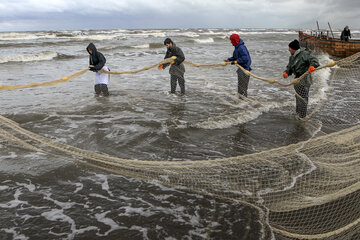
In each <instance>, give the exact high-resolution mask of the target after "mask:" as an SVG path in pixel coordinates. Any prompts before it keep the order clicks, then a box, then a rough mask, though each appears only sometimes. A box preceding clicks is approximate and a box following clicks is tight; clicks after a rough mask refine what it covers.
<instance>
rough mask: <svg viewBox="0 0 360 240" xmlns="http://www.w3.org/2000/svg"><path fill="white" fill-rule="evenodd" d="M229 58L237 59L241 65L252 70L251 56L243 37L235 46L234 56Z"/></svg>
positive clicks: (230, 59) (231, 59)
mask: <svg viewBox="0 0 360 240" xmlns="http://www.w3.org/2000/svg"><path fill="white" fill-rule="evenodd" d="M228 60H229V61H235V60H236V61H237V62H238V64H239V65H240V66H242V67H243V68H245V69H246V70H248V71H251V67H250V65H251V57H250V54H249V51H248V50H247V48H246V46H245V43H244V41H243V40H242V39H240V42H239V43H238V44H237V45H236V46H235V49H234V53H233V56H232V57H231V58H228Z"/></svg>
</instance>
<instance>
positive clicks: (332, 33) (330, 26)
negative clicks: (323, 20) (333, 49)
mask: <svg viewBox="0 0 360 240" xmlns="http://www.w3.org/2000/svg"><path fill="white" fill-rule="evenodd" d="M328 25H329V28H330V32H331V35H332V37H333V38H334V34H333V31H332V29H331V26H330V23H329V22H328Z"/></svg>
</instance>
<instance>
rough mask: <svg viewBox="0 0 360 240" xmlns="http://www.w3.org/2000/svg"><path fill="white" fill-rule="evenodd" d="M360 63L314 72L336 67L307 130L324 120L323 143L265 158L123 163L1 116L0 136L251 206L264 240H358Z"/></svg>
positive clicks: (318, 139) (334, 64)
mask: <svg viewBox="0 0 360 240" xmlns="http://www.w3.org/2000/svg"><path fill="white" fill-rule="evenodd" d="M359 58H360V54H356V55H353V56H351V57H349V58H345V59H343V60H340V61H338V62H331V63H329V64H328V65H325V66H322V67H320V68H319V69H318V70H316V71H315V72H314V73H313V74H316V72H317V71H322V70H324V69H329V68H331V76H330V77H329V79H328V82H327V86H328V87H327V88H326V89H325V90H324V93H323V97H322V100H321V101H320V102H317V103H315V104H313V105H312V106H311V109H312V110H311V111H310V112H309V113H308V115H307V117H306V119H305V120H309V119H311V121H307V122H306V124H311V123H315V122H317V121H319V122H320V120H321V124H322V128H321V129H322V130H321V131H320V130H319V134H318V137H314V138H311V139H309V140H307V141H303V142H299V143H297V144H292V145H288V146H284V147H279V148H274V149H271V150H266V151H263V152H259V153H254V154H248V155H243V156H237V157H229V158H221V159H212V160H197V161H152V160H151V161H150V160H149V161H146V160H132V159H121V158H117V157H113V156H108V155H105V154H100V153H95V152H91V151H87V150H83V149H80V148H77V147H74V146H70V145H67V144H64V143H61V142H58V141H55V140H52V139H50V138H46V137H43V136H40V135H38V134H36V133H33V132H31V131H28V130H26V129H24V128H22V127H21V126H20V125H19V124H17V123H16V122H14V121H12V120H10V119H7V118H5V117H3V116H0V126H1V128H0V137H1V138H3V139H5V140H7V141H8V142H9V144H16V145H19V146H22V147H23V148H26V149H28V150H31V151H39V152H43V153H48V154H63V155H68V156H71V157H75V159H77V160H78V161H80V162H82V163H83V164H87V165H89V166H93V167H97V168H100V169H104V170H106V171H110V172H114V173H117V174H120V175H123V176H127V177H133V178H138V179H143V180H149V181H157V182H159V183H161V184H164V185H166V186H171V187H175V188H181V189H186V190H187V191H192V192H196V193H201V194H204V195H208V196H212V197H215V198H220V199H224V200H227V201H235V202H239V203H241V204H245V205H248V206H251V207H253V208H255V209H256V210H257V211H258V213H259V218H260V221H261V223H262V225H263V226H264V229H263V231H262V239H271V238H273V237H275V238H276V239H339V240H340V239H352V240H355V239H360V181H359V180H360V124H359V122H360V115H359V110H360V109H359V108H360V104H359V102H360V90H359V89H360V80H359V79H360V68H359V66H360V59H359ZM185 63H186V64H188V65H191V66H192V67H224V66H226V65H227V64H225V63H222V64H215V65H213V66H210V65H204V66H202V65H200V64H193V63H190V62H185ZM159 64H161V63H159ZM155 66H157V64H155V65H153V66H152V67H155ZM238 67H239V69H241V67H240V66H239V65H238ZM144 69H145V68H144ZM242 71H243V72H244V74H245V75H251V77H252V78H255V79H259V80H262V81H266V82H268V83H270V84H279V85H281V86H284V87H286V86H290V87H292V86H293V85H294V84H296V83H297V82H298V81H299V80H301V77H300V78H299V79H295V80H294V81H293V82H292V83H290V84H288V83H286V84H285V83H281V81H280V79H275V78H273V79H266V78H261V77H258V76H256V75H253V74H250V73H249V72H247V71H245V70H243V69H242ZM108 73H111V72H108ZM123 73H124V72H123ZM114 74H121V73H120V72H114ZM306 74H307V73H306ZM306 74H305V75H306ZM302 77H303V76H302ZM2 86H4V85H2ZM0 89H1V86H0ZM8 89H11V88H8ZM245 100H246V99H245Z"/></svg>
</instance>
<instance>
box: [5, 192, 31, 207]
mask: <svg viewBox="0 0 360 240" xmlns="http://www.w3.org/2000/svg"><path fill="white" fill-rule="evenodd" d="M20 195H21V190H19V189H16V191H15V194H14V200H11V201H9V202H7V203H1V204H0V208H16V207H18V206H19V205H22V204H26V205H27V204H28V202H26V201H20V200H19V196H20Z"/></svg>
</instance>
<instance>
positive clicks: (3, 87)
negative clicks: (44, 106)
mask: <svg viewBox="0 0 360 240" xmlns="http://www.w3.org/2000/svg"><path fill="white" fill-rule="evenodd" d="M88 70H89V68H85V69H83V70H81V71H78V72H76V73H73V74H71V75H69V76H65V77H62V78H59V79H57V80H53V81H48V82H41V83H39V82H34V83H28V84H22V85H3V84H0V90H14V89H19V88H33V87H43V86H53V85H57V84H60V83H64V82H67V81H69V80H70V79H73V78H75V77H78V76H80V75H82V74H84V73H86V72H87V71H88Z"/></svg>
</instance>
